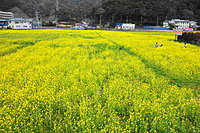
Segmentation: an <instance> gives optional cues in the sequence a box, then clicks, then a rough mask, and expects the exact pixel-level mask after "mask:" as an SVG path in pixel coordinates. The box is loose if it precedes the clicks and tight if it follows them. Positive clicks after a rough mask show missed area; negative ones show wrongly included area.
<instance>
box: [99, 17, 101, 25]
mask: <svg viewBox="0 0 200 133" xmlns="http://www.w3.org/2000/svg"><path fill="white" fill-rule="evenodd" d="M99 25H100V27H101V15H100V19H99Z"/></svg>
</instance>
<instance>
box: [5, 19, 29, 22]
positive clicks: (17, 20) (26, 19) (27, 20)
mask: <svg viewBox="0 0 200 133" xmlns="http://www.w3.org/2000/svg"><path fill="white" fill-rule="evenodd" d="M8 21H28V22H33V21H32V19H23V18H13V19H10V20H8Z"/></svg>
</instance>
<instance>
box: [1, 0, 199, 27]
mask: <svg viewBox="0 0 200 133" xmlns="http://www.w3.org/2000/svg"><path fill="white" fill-rule="evenodd" d="M0 3H1V4H0V10H1V11H12V9H13V8H16V7H17V8H18V9H20V10H22V11H23V12H24V13H26V15H27V16H28V17H30V18H34V17H35V16H36V15H35V12H36V10H38V12H39V15H40V16H41V17H42V19H43V20H50V18H51V17H52V18H53V16H55V14H58V17H59V21H67V22H72V21H73V22H80V21H82V20H83V21H84V20H86V21H90V22H92V23H93V24H98V23H99V20H100V18H101V19H102V24H104V25H105V24H109V25H112V24H114V23H117V22H129V23H136V24H138V25H140V24H141V25H162V22H163V21H164V20H169V19H175V18H179V19H188V20H194V21H197V22H200V8H198V7H200V0H59V11H56V0H0Z"/></svg>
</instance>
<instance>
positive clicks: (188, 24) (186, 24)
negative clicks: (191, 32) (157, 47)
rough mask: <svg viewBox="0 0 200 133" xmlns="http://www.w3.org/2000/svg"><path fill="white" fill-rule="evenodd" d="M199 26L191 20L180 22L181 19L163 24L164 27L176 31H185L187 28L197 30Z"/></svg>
mask: <svg viewBox="0 0 200 133" xmlns="http://www.w3.org/2000/svg"><path fill="white" fill-rule="evenodd" d="M196 26H197V22H195V21H190V20H180V19H172V20H166V21H164V22H163V27H171V28H174V29H175V30H184V29H187V28H195V27H196Z"/></svg>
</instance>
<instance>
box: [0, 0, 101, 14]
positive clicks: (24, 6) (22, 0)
mask: <svg viewBox="0 0 200 133" xmlns="http://www.w3.org/2000/svg"><path fill="white" fill-rule="evenodd" d="M100 1H101V0H59V10H60V13H61V14H64V13H65V12H66V13H67V14H68V16H69V15H71V17H72V15H73V16H77V15H81V13H80V12H79V6H82V5H83V3H84V5H86V4H87V3H89V5H90V6H92V5H93V4H95V3H96V2H100ZM0 3H1V4H0V10H1V11H13V10H11V9H13V8H18V9H20V10H22V11H23V12H24V13H26V14H27V16H29V17H31V18H33V17H35V12H36V10H38V12H39V13H40V14H41V15H42V16H43V17H44V18H48V17H49V16H52V15H55V14H56V0H12V1H9V2H8V0H0ZM90 8H92V7H90ZM87 11H89V10H87ZM75 12H76V13H77V14H76V15H75ZM78 12H79V13H78ZM69 13H70V14H69ZM84 13H85V12H84ZM65 15H66V14H65ZM17 16H19V14H18V15H17Z"/></svg>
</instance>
